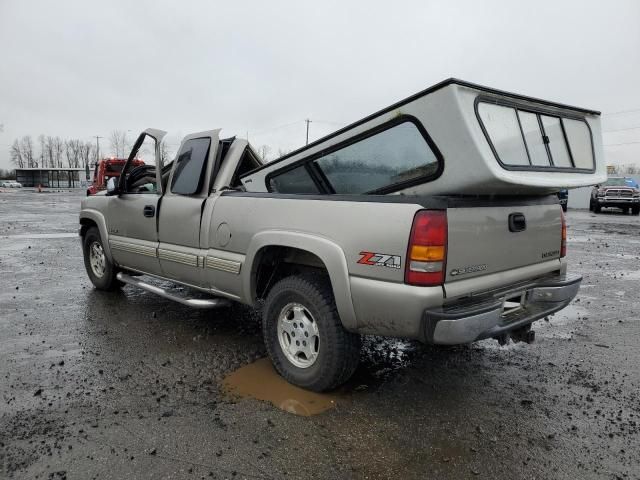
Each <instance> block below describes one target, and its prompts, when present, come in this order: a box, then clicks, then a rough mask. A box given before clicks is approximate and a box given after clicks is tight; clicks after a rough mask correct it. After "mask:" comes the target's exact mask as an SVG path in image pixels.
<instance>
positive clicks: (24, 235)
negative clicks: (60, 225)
mask: <svg viewBox="0 0 640 480" xmlns="http://www.w3.org/2000/svg"><path fill="white" fill-rule="evenodd" d="M77 236H78V232H75V233H21V234H18V235H2V238H76V237H77Z"/></svg>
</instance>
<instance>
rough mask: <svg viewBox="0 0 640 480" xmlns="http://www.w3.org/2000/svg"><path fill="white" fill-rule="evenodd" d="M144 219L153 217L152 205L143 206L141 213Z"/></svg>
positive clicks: (153, 209)
mask: <svg viewBox="0 0 640 480" xmlns="http://www.w3.org/2000/svg"><path fill="white" fill-rule="evenodd" d="M142 212H143V213H144V216H145V217H153V216H155V214H156V207H154V206H153V205H145V206H144V210H143V211H142Z"/></svg>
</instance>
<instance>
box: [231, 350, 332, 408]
mask: <svg viewBox="0 0 640 480" xmlns="http://www.w3.org/2000/svg"><path fill="white" fill-rule="evenodd" d="M222 385H223V388H224V390H225V392H226V393H227V394H228V395H229V396H231V397H240V398H254V399H256V400H262V401H264V402H270V403H272V404H273V405H275V406H276V407H278V408H279V409H280V410H284V411H285V412H289V413H293V414H295V415H300V416H303V417H308V416H311V415H318V414H319V413H322V412H325V411H327V410H329V409H332V408H335V406H336V405H337V402H338V397H337V396H336V395H331V394H324V393H315V392H310V391H308V390H304V389H302V388H298V387H295V386H293V385H291V384H290V383H288V382H287V381H285V380H284V379H283V378H282V377H281V376H280V375H278V374H277V373H276V371H275V370H274V368H273V365H271V361H270V360H269V359H268V358H261V359H260V360H257V361H255V362H254V363H250V364H249V365H246V366H244V367H242V368H239V369H238V370H236V371H235V372H232V373H230V374H229V375H228V376H227V377H226V378H225V379H224V381H223V382H222Z"/></svg>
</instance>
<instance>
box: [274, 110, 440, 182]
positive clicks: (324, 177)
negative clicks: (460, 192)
mask: <svg viewBox="0 0 640 480" xmlns="http://www.w3.org/2000/svg"><path fill="white" fill-rule="evenodd" d="M440 164H441V160H440V158H439V156H438V155H437V154H436V153H435V149H434V147H432V146H431V145H430V143H429V141H428V139H427V137H426V136H425V134H424V133H423V132H422V131H421V130H420V129H419V128H418V126H417V125H416V124H415V123H413V122H412V121H401V122H394V123H393V124H392V125H391V126H388V127H387V128H383V129H377V130H376V131H375V132H373V133H369V134H365V135H364V136H361V137H359V138H357V139H356V141H354V142H350V143H349V144H348V145H343V146H339V147H338V148H336V149H333V150H331V151H329V152H322V153H321V154H319V155H315V156H313V157H310V158H309V159H305V160H303V161H302V162H298V163H296V166H295V168H289V169H286V170H283V171H278V172H276V173H274V174H273V175H271V176H270V179H269V188H270V190H271V191H275V192H279V193H302V194H317V193H337V194H362V193H383V192H384V193H386V192H388V191H393V190H394V189H400V188H402V187H404V186H406V185H407V184H410V183H414V182H417V181H419V182H423V181H428V180H429V179H431V178H434V177H435V176H437V174H438V173H439V169H440Z"/></svg>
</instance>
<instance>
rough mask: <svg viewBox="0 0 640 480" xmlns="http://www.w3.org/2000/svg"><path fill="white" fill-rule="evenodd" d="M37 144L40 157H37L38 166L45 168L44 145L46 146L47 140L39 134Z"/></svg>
mask: <svg viewBox="0 0 640 480" xmlns="http://www.w3.org/2000/svg"><path fill="white" fill-rule="evenodd" d="M38 144H39V145H40V155H39V157H38V158H39V159H40V166H42V167H45V166H46V161H45V152H46V149H47V148H46V145H47V139H46V138H45V136H44V135H42V134H40V135H38Z"/></svg>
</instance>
